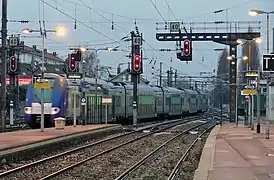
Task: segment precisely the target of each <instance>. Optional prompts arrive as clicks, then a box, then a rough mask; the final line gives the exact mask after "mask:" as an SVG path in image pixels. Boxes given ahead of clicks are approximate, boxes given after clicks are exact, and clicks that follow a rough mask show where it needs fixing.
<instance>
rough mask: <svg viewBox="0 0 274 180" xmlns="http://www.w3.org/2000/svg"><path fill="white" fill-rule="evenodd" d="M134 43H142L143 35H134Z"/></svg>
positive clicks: (137, 44) (136, 44)
mask: <svg viewBox="0 0 274 180" xmlns="http://www.w3.org/2000/svg"><path fill="white" fill-rule="evenodd" d="M133 45H135V46H139V45H142V37H141V36H135V37H133Z"/></svg>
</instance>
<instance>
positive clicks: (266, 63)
mask: <svg viewBox="0 0 274 180" xmlns="http://www.w3.org/2000/svg"><path fill="white" fill-rule="evenodd" d="M263 71H265V72H274V54H264V55H263Z"/></svg>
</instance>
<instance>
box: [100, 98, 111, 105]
mask: <svg viewBox="0 0 274 180" xmlns="http://www.w3.org/2000/svg"><path fill="white" fill-rule="evenodd" d="M102 103H105V104H107V103H112V99H111V98H103V99H102Z"/></svg>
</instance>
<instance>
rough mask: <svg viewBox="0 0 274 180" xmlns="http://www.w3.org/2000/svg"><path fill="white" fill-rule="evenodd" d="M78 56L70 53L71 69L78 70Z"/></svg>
mask: <svg viewBox="0 0 274 180" xmlns="http://www.w3.org/2000/svg"><path fill="white" fill-rule="evenodd" d="M76 56H77V54H71V55H70V59H69V69H70V70H71V71H75V70H76Z"/></svg>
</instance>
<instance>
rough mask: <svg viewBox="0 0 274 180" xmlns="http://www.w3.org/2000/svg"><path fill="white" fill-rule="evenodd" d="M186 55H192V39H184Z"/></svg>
mask: <svg viewBox="0 0 274 180" xmlns="http://www.w3.org/2000/svg"><path fill="white" fill-rule="evenodd" d="M184 55H185V56H189V55H190V41H189V40H188V39H186V40H184Z"/></svg>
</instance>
